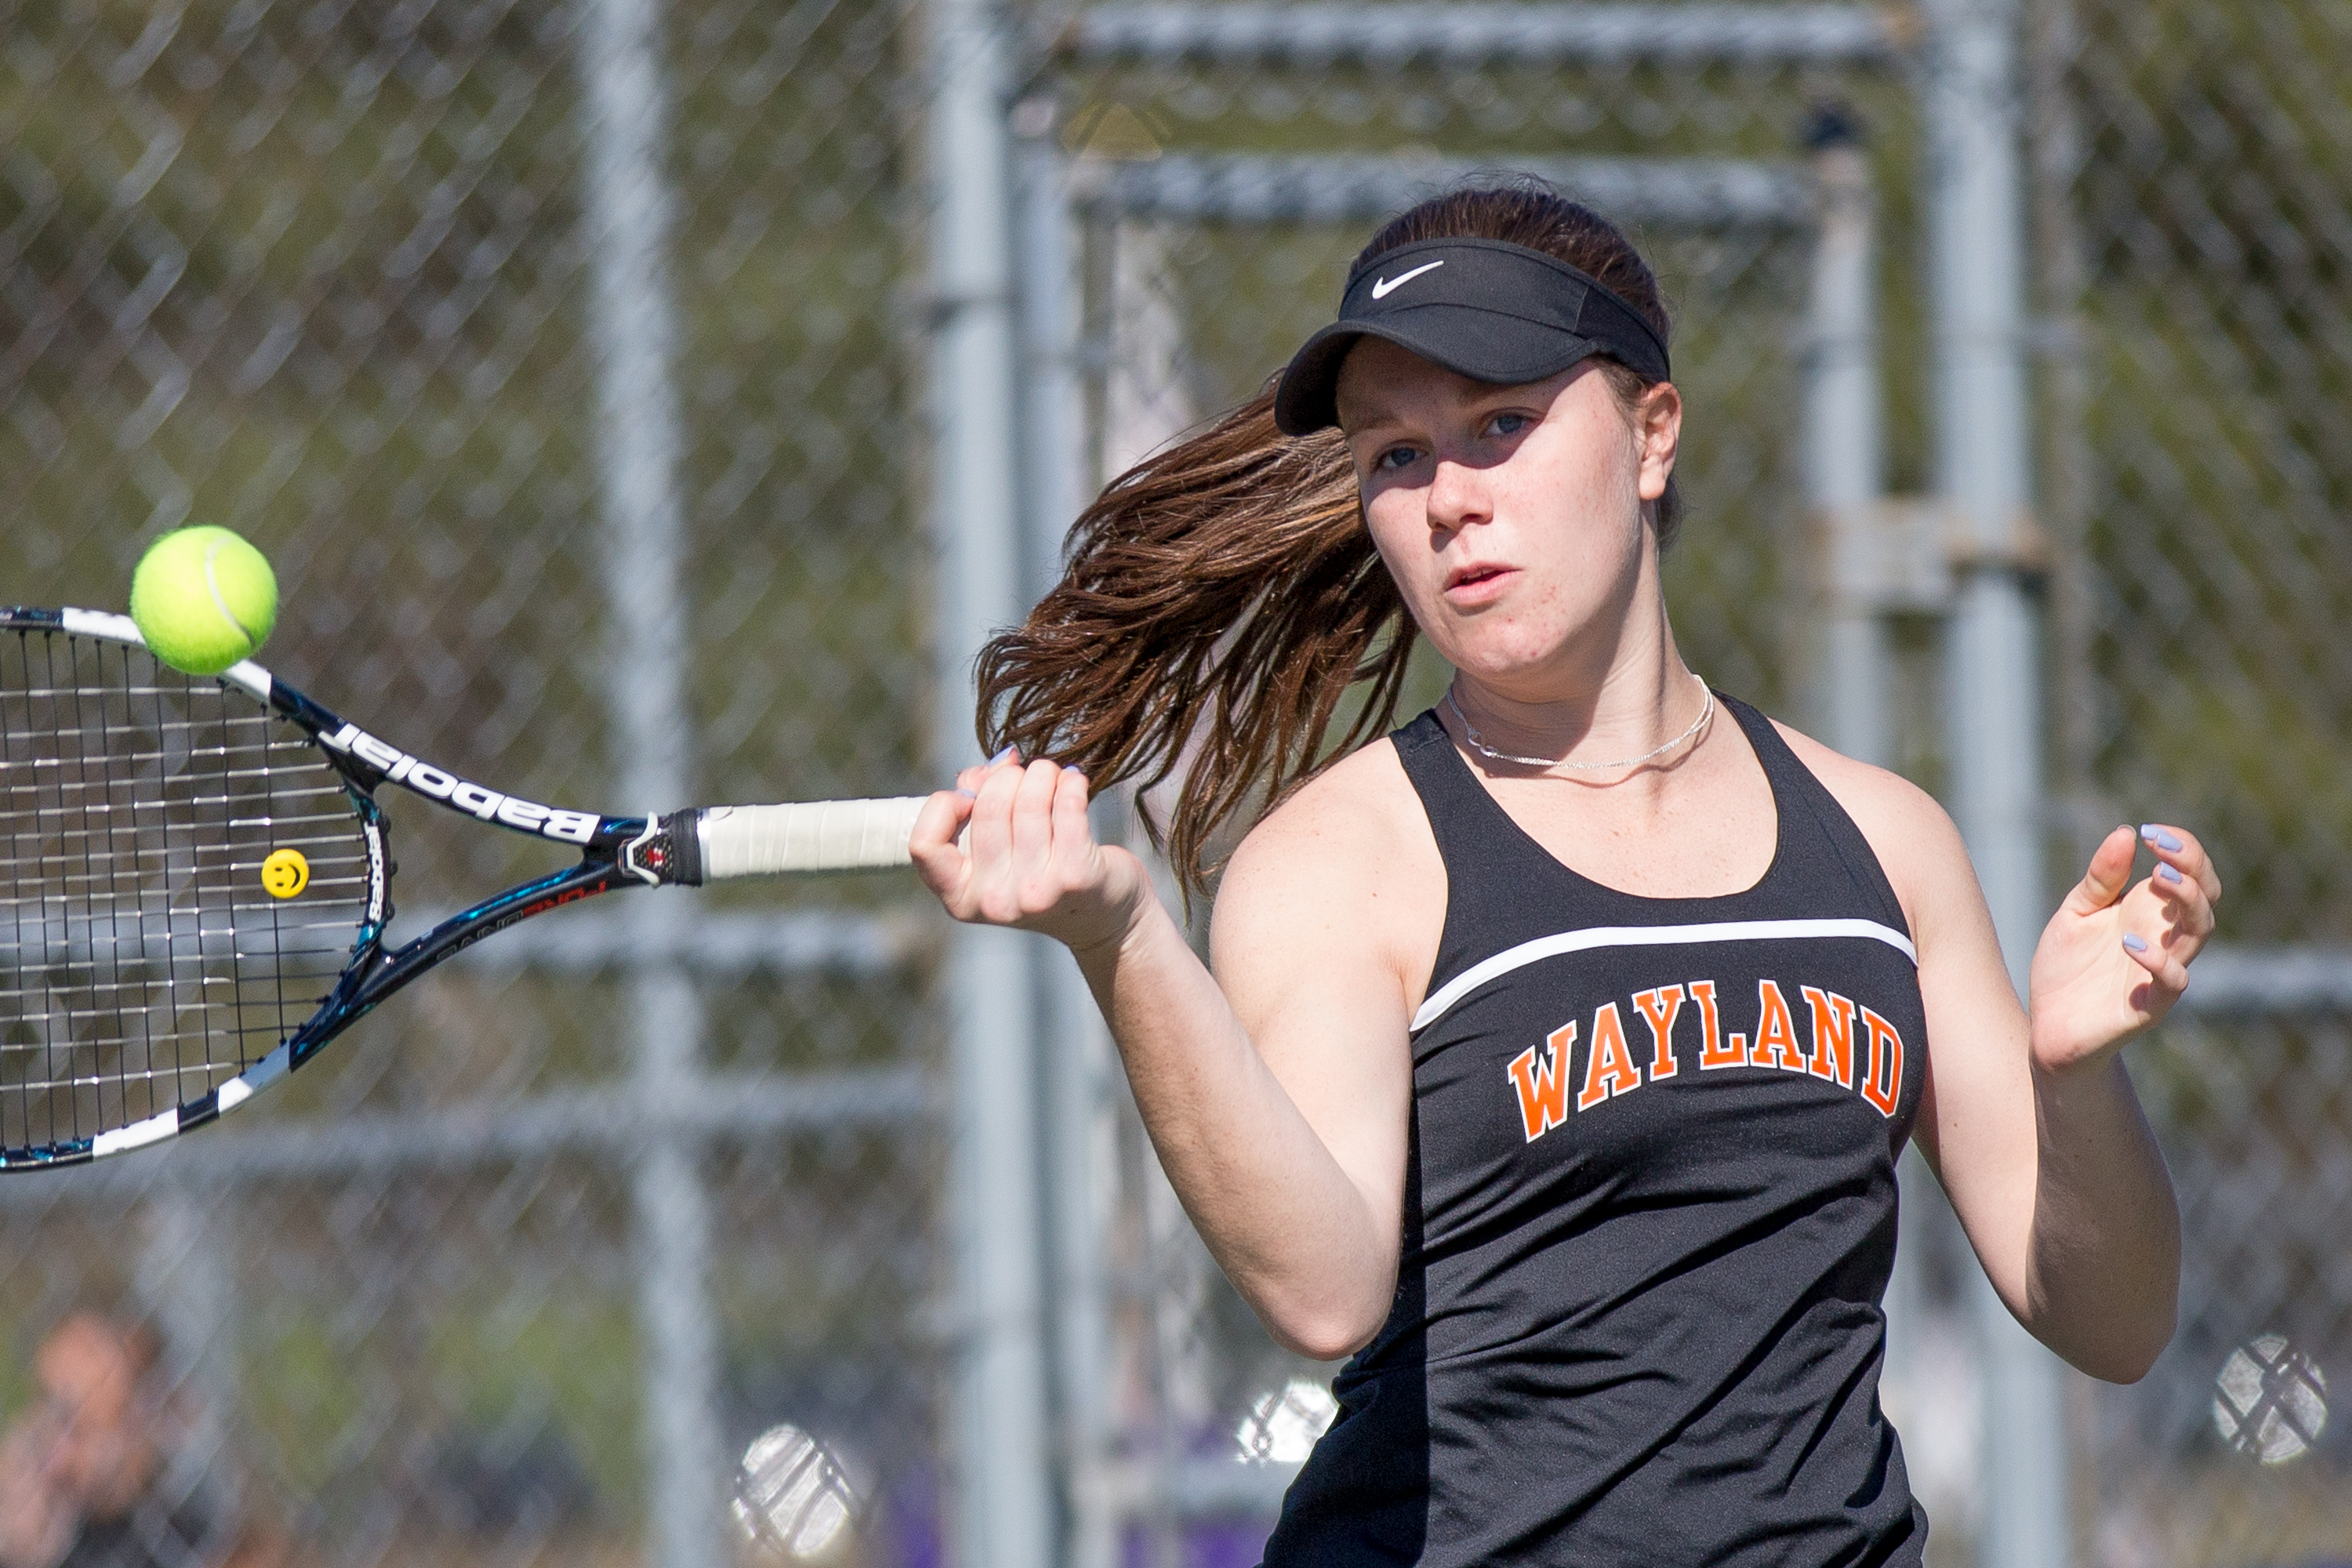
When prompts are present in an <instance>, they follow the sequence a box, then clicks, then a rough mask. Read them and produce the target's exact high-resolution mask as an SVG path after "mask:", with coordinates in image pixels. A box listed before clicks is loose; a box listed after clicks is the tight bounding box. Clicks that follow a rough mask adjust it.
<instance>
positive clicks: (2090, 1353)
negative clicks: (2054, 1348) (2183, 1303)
mask: <svg viewBox="0 0 2352 1568" xmlns="http://www.w3.org/2000/svg"><path fill="white" fill-rule="evenodd" d="M2179 1311H2180V1304H2179V1290H2178V1289H2174V1290H2170V1291H2167V1292H2165V1293H2164V1296H2163V1299H2162V1300H2160V1301H2158V1300H2147V1301H2143V1302H2142V1303H2140V1304H2138V1306H2137V1309H2136V1310H2133V1311H2130V1312H2124V1313H2117V1314H2116V1320H2115V1321H2112V1322H2111V1323H2109V1324H2108V1325H2106V1331H2105V1332H2104V1333H2102V1334H2100V1335H2099V1336H2098V1337H2097V1339H2096V1340H2095V1341H2092V1342H2087V1343H2083V1344H2078V1345H2074V1346H2071V1347H2069V1349H2070V1350H2071V1351H2072V1352H2073V1353H2071V1354H2068V1355H2067V1356H2066V1360H2067V1361H2069V1362H2071V1363H2073V1364H2074V1368H2075V1370H2077V1371H2079V1372H2082V1373H2085V1374H2087V1375H2088V1376H2091V1377H2095V1378H2097V1379H2098V1380H2099V1381H2100V1382H2102V1383H2118V1384H2133V1383H2137V1382H2138V1381H2139V1380H2140V1379H2141V1378H2143V1377H2146V1376H2147V1374H2148V1373H2149V1372H2150V1371H2151V1370H2153V1369H2154V1367H2155V1366H2156V1363H2157V1360H2158V1357H2160V1356H2162V1355H2163V1354H2164V1352H2165V1351H2166V1349H2167V1348H2168V1347H2169V1346H2170V1345H2171V1343H2172V1335H2173V1331H2174V1330H2175V1329H2176V1328H2177V1327H2178V1326H2179Z"/></svg>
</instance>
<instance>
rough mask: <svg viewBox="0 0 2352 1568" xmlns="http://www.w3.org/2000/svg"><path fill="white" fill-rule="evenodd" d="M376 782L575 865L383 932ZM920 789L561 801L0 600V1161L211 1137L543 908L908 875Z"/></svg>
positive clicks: (258, 681) (14, 1163) (245, 675)
mask: <svg viewBox="0 0 2352 1568" xmlns="http://www.w3.org/2000/svg"><path fill="white" fill-rule="evenodd" d="M386 784H397V785H399V786H400V787H401V788H403V789H404V790H406V791H408V792H409V793H410V794H411V795H420V796H422V797H423V798H425V799H426V800H429V801H431V802H433V803H434V804H435V805H438V806H440V807H442V808H443V809H444V810H447V811H453V812H457V813H460V814H462V815H464V816H468V817H472V818H474V819H475V820H477V821H479V822H481V823H484V824H486V825H489V826H497V827H501V828H505V829H508V830H509V831H511V832H515V833H521V834H526V835H529V836H530V837H538V838H544V839H550V840H552V841H553V842H555V843H557V844H560V845H569V846H572V847H576V848H577V849H578V850H579V851H580V859H579V862H578V863H577V864H576V865H572V866H570V867H567V868H565V869H562V870H560V871H557V872H554V873H552V874H551V875H549V876H545V877H541V878H540V879H537V880H535V881H530V882H525V883H523V884H522V885H521V886H520V887H515V888H509V889H507V890H506V891H505V892H502V893H500V894H499V895H498V896H497V897H496V898H491V899H485V900H482V901H481V902H480V903H478V904H476V905H475V906H474V907H473V908H471V909H469V910H465V911H464V912H463V913H461V914H457V915H452V916H451V917H450V918H449V919H447V920H446V921H442V922H441V923H440V924H439V925H437V926H436V927H434V928H433V930H431V931H427V932H425V934H424V935H422V936H420V937H417V938H416V939H415V941H413V942H408V943H406V944H405V945H404V946H401V947H397V948H387V947H386V946H385V945H384V940H383V937H384V926H385V924H386V922H387V921H390V920H391V918H392V872H393V862H392V857H391V855H390V853H389V850H388V847H387V841H386V829H385V822H384V815H383V809H382V808H381V807H380V806H379V805H377V804H376V799H375V795H376V792H377V791H378V790H380V789H382V788H383V786H384V785H386ZM922 805H923V802H922V799H921V798H920V797H909V798H905V799H898V800H846V801H823V802H816V803H813V804H808V805H733V806H729V805H717V806H702V807H689V808H688V809H686V810H682V811H675V812H670V813H668V814H667V815H664V816H651V817H646V816H598V815H597V814H596V813H594V812H589V811H569V810H563V809H561V808H558V807H555V806H549V805H541V804H539V803H538V802H536V801H530V800H524V799H522V798H520V796H517V795H502V794H500V793H499V791H497V790H494V789H490V788H488V786H486V785H483V784H475V783H473V782H472V781H471V780H468V779H463V778H460V777H458V776H457V774H455V773H450V772H449V771H448V770H446V769H445V768H439V767H436V766H434V765H433V764H432V763H427V762H425V761H423V760H421V759H420V758H417V757H414V756H411V755H410V754H409V753H407V752H404V751H402V750H400V749H399V748H398V747H397V746H394V745H392V744H390V743H389V742H384V741H382V740H379V739H378V738H377V737H375V736H374V735H373V734H370V733H369V732H368V731H365V730H362V729H361V728H360V727H359V726H358V725H356V724H352V723H347V722H345V721H343V720H342V719H341V718H339V717H337V716H336V715H334V714H332V713H330V712H329V711H327V710H325V709H324V708H321V707H320V706H319V704H317V703H316V702H313V701H311V700H310V699H309V698H307V697H305V696H303V695H302V694H301V693H300V692H299V691H297V690H295V689H293V688H291V687H289V686H288V685H286V684H285V683H284V682H282V681H279V680H276V679H272V678H271V676H270V675H269V672H268V671H267V670H265V669H263V668H261V667H260V666H258V665H256V664H253V663H250V662H248V663H245V664H240V665H238V666H236V668H233V669H231V670H229V671H227V672H226V673H225V674H223V675H221V676H218V677H216V678H209V679H206V678H196V677H190V676H184V675H181V674H179V673H177V672H176V671H173V670H171V669H168V668H164V667H163V665H161V664H159V663H158V662H157V661H156V660H155V658H153V657H152V655H150V654H149V653H148V652H147V650H146V646H145V644H144V643H143V642H142V641H141V639H140V636H139V631H138V628H137V627H136V626H132V625H131V622H130V620H129V619H127V618H126V617H124V616H112V615H103V614H100V613H97V612H95V611H90V610H49V609H26V608H0V856H5V868H6V875H5V879H0V1169H5V1170H26V1169H47V1168H51V1167H55V1166H58V1165H65V1164H75V1163H80V1162H83V1161H86V1160H90V1159H95V1158H97V1157H99V1156H100V1155H105V1154H115V1153H120V1152H122V1151H123V1150H126V1149H136V1148H140V1147H142V1146H144V1145H146V1144H150V1143H153V1142H158V1141H160V1140H162V1139H165V1138H169V1137H171V1136H173V1134H174V1133H179V1132H184V1131H188V1130H189V1129H190V1128H194V1127H201V1126H203V1125H205V1123H206V1122H208V1121H213V1120H215V1118H217V1117H219V1116H220V1115H221V1114H223V1113H224V1112H226V1111H229V1110H235V1109H236V1107H238V1106H240V1105H242V1104H244V1103H245V1102H246V1101H247V1100H250V1099H252V1098H253V1096H254V1094H255V1093H256V1092H257V1091H258V1090H260V1089H266V1088H268V1086H269V1085H270V1084H272V1083H274V1082H276V1081H277V1080H278V1079H281V1078H283V1077H284V1076H285V1075H286V1074H288V1073H289V1072H291V1071H292V1070H293V1069H294V1068H299V1067H300V1066H301V1065H302V1064H303V1063H305V1062H307V1061H309V1060H310V1058H311V1057H313V1056H315V1055H316V1054H317V1053H318V1051H319V1049H320V1047H322V1046H324V1045H326V1044H327V1042H328V1041H330V1040H331V1039H333V1038H334V1037H336V1036H337V1035H340V1034H341V1033H342V1032H343V1031H344V1030H345V1029H347V1028H349V1027H351V1026H352V1024H354V1023H356V1022H357V1021H358V1020H359V1019H360V1018H361V1017H362V1016H365V1015H366V1014H367V1013H368V1012H369V1011H370V1010H371V1009H373V1007H374V1006H375V1005H376V1004H377V1003H379V1002H381V1001H383V999H384V998H385V997H386V996H389V995H391V994H393V993H394V992H395V991H397V990H399V989H400V988H401V987H402V986H404V985H405V984H408V983H409V982H410V981H412V980H414V979H415V978H416V977H417V976H418V975H420V974H422V973H425V971H426V970H428V969H431V968H432V967H433V966H434V965H435V964H436V963H440V962H441V961H442V960H443V959H446V958H448V957H450V956H451V955H452V954H454V953H457V952H461V951H462V950H464V949H466V948H467V947H470V946H472V945H473V944H474V943H476V942H480V941H481V940H482V939H483V938H485V937H488V936H489V935H491V934H493V933H495V932H497V931H503V930H505V929H506V928H507V927H509V926H510V925H513V924H515V923H516V922H518V921H526V920H529V919H530V917H531V916H533V915H537V914H543V913H545V912H546V911H547V910H552V909H557V908H560V907H562V906H563V905H565V904H572V903H577V902H579V901H580V900H583V899H588V898H593V897H594V896H595V895H597V894H599V893H609V892H612V891H614V889H620V888H636V887H648V888H650V887H660V886H664V885H682V886H687V887H693V886H697V885H698V884H701V883H704V882H716V881H722V880H726V879H730V878H736V877H760V876H772V875H775V874H777V873H780V872H789V871H835V870H846V869H851V868H858V867H868V866H903V865H905V864H907V863H908V856H907V838H908V834H909V833H910V832H912V831H913V828H914V823H915V814H916V813H917V812H918V811H919V810H920V809H921V808H922Z"/></svg>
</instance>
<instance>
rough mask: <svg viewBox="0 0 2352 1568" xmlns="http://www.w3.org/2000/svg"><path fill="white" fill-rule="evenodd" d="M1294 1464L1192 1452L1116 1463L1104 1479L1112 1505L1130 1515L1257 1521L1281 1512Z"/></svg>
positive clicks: (1294, 1473)
mask: <svg viewBox="0 0 2352 1568" xmlns="http://www.w3.org/2000/svg"><path fill="white" fill-rule="evenodd" d="M1298 1469H1299V1467H1298V1466H1297V1465H1295V1464H1257V1463H1245V1462H1244V1461H1242V1460H1239V1459H1234V1458H1223V1459H1220V1458H1210V1457H1207V1456H1195V1457H1193V1458H1183V1459H1179V1460H1177V1461H1176V1462H1175V1463H1173V1464H1171V1465H1165V1466H1161V1465H1154V1464H1150V1463H1141V1464H1132V1465H1126V1466H1120V1467H1118V1468H1115V1469H1113V1470H1112V1471H1111V1472H1110V1474H1109V1475H1108V1478H1107V1480H1108V1486H1109V1488H1110V1493H1111V1495H1110V1502H1111V1505H1112V1508H1113V1510H1114V1511H1115V1512H1117V1513H1118V1514H1121V1515H1124V1516H1126V1517H1128V1518H1130V1519H1149V1518H1151V1517H1153V1516H1155V1515H1156V1516H1160V1517H1162V1518H1171V1519H1176V1520H1198V1521H1209V1520H1263V1521H1268V1522H1271V1521H1273V1520H1274V1519H1275V1518H1276V1516H1277V1515H1279V1514H1280V1513H1281V1512H1282V1497H1283V1493H1285V1492H1286V1491H1287V1490H1289V1489H1290V1483H1291V1482H1292V1481H1294V1480H1296V1479H1297V1478H1298Z"/></svg>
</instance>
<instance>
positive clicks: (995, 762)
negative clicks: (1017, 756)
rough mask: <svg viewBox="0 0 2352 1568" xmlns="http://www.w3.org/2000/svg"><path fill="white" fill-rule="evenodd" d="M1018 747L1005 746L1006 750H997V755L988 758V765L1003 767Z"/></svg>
mask: <svg viewBox="0 0 2352 1568" xmlns="http://www.w3.org/2000/svg"><path fill="white" fill-rule="evenodd" d="M1017 749H1018V748H1016V747H1013V746H1007V747H1005V748H1004V750H1003V751H1001V752H997V753H996V755H994V756H992V757H991V758H989V759H988V765H989V766H990V767H992V768H1001V767H1003V765H1004V764H1005V763H1006V762H1007V761H1008V760H1010V759H1011V757H1012V755H1013V752H1014V751H1016V750H1017Z"/></svg>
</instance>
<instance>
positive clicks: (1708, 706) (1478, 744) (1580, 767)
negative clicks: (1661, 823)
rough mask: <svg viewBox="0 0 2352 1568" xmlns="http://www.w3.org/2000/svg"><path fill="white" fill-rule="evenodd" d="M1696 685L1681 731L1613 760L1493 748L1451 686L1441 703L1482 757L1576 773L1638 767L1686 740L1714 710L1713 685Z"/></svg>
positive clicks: (1464, 736) (1524, 766)
mask: <svg viewBox="0 0 2352 1568" xmlns="http://www.w3.org/2000/svg"><path fill="white" fill-rule="evenodd" d="M1691 679H1693V680H1698V677H1697V676H1696V675H1694V676H1692V677H1691ZM1698 689H1700V690H1701V691H1703V692H1705V693H1706V703H1705V705H1704V706H1702V707H1701V708H1700V709H1699V710H1698V717H1697V718H1696V719H1694V720H1692V721H1691V725H1690V728H1689V729H1687V730H1685V731H1683V732H1682V733H1681V734H1679V735H1676V736H1675V738H1674V739H1673V740H1671V741H1668V742H1666V743H1665V744H1664V745H1662V746H1653V747H1651V748H1650V749H1649V750H1648V751H1646V752H1643V753H1642V754H1641V755H1640V756H1638V757H1625V758H1622V759H1621V760H1619V761H1617V762H1613V763H1571V762H1568V761H1566V760H1565V759H1562V758H1556V757H1522V756H1517V755H1514V754H1513V753H1511V752H1504V751H1497V750H1496V748H1494V747H1493V746H1490V745H1488V744H1487V743H1486V737H1485V736H1484V735H1481V734H1480V733H1478V730H1477V727H1476V726H1475V725H1474V724H1472V723H1471V722H1470V715H1469V714H1467V713H1465V712H1464V711H1462V704H1460V703H1459V702H1456V701H1455V700H1454V688H1452V687H1451V686H1448V687H1447V688H1446V689H1445V705H1446V706H1447V707H1448V708H1451V709H1453V710H1454V717H1455V718H1456V719H1459V720H1460V721H1462V738H1463V739H1464V740H1465V741H1466V742H1469V744H1470V749H1471V750H1472V751H1474V752H1477V753H1478V754H1479V755H1480V756H1482V757H1485V758H1486V759H1487V760H1488V761H1489V762H1496V763H1517V765H1518V766H1520V767H1523V768H1542V769H1543V770H1544V771H1546V772H1547V773H1549V772H1550V771H1552V770H1554V769H1557V768H1567V769H1570V770H1571V771H1573V772H1577V773H1604V772H1606V771H1607V770H1609V769H1611V768H1635V767H1639V766H1641V765H1642V764H1643V763H1646V762H1648V761H1649V760H1650V759H1651V758H1653V757H1662V756H1664V755H1665V754H1666V753H1667V752H1671V751H1673V750H1674V749H1675V747H1676V746H1679V745H1681V744H1682V743H1683V742H1685V741H1687V740H1689V739H1690V738H1691V737H1692V736H1693V735H1696V734H1697V733H1698V732H1699V730H1700V728H1701V727H1702V726H1704V725H1705V724H1706V721H1707V720H1708V719H1709V718H1710V717H1712V716H1713V714H1714V712H1715V688H1713V687H1712V686H1709V685H1708V684H1707V683H1706V681H1704V680H1699V682H1698Z"/></svg>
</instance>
